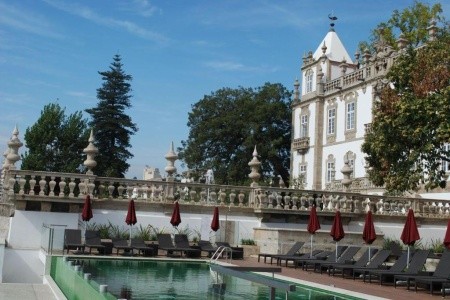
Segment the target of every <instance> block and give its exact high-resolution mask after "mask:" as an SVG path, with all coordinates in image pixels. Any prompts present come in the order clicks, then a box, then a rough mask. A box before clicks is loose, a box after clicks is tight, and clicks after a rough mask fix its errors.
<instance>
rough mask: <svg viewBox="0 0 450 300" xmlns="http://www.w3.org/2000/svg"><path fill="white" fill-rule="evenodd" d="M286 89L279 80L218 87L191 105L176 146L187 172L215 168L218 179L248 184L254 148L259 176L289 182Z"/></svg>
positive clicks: (287, 94) (289, 118)
mask: <svg viewBox="0 0 450 300" xmlns="http://www.w3.org/2000/svg"><path fill="white" fill-rule="evenodd" d="M290 97H291V94H290V92H289V91H288V90H287V89H286V88H285V87H284V86H282V85H281V84H271V83H266V84H265V85H264V86H262V87H258V88H256V89H253V88H243V87H239V88H237V89H231V88H222V89H219V90H217V91H215V92H213V93H211V95H205V96H204V97H203V99H201V100H200V101H199V102H197V103H196V104H194V105H193V106H192V111H191V112H190V113H189V118H188V124H187V125H188V127H189V128H190V132H189V137H188V139H187V140H186V141H182V142H181V143H182V147H181V148H179V149H178V152H179V157H180V159H181V160H182V161H183V162H184V163H185V164H186V165H187V167H188V168H189V169H191V170H195V171H197V172H198V173H200V174H204V173H205V172H206V170H207V169H210V168H211V169H213V171H214V178H215V181H216V183H221V184H244V183H248V182H249V178H248V174H249V173H250V168H249V166H248V162H249V161H250V160H251V159H252V153H253V150H254V147H255V146H256V147H257V151H258V154H259V156H260V159H259V160H260V161H261V163H262V164H261V171H260V173H261V174H262V179H264V178H267V177H268V176H272V175H280V176H281V177H282V178H283V180H284V181H285V182H286V183H287V182H288V180H289V167H290V166H289V159H290V143H291V136H290V134H291V110H290V104H291V100H290Z"/></svg>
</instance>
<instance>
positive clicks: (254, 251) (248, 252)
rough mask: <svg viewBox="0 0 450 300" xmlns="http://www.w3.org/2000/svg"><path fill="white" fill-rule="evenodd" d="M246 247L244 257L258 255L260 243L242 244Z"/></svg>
mask: <svg viewBox="0 0 450 300" xmlns="http://www.w3.org/2000/svg"><path fill="white" fill-rule="evenodd" d="M239 247H242V248H243V249H244V258H246V257H250V256H258V254H259V246H258V245H240V246H239Z"/></svg>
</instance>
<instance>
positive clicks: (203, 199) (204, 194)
mask: <svg viewBox="0 0 450 300" xmlns="http://www.w3.org/2000/svg"><path fill="white" fill-rule="evenodd" d="M207 196H208V193H207V192H206V189H205V188H202V191H201V192H200V202H201V204H202V205H205V204H206V200H207Z"/></svg>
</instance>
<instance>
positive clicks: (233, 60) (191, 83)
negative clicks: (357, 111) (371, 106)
mask: <svg viewBox="0 0 450 300" xmlns="http://www.w3.org/2000/svg"><path fill="white" fill-rule="evenodd" d="M435 2H436V1H430V2H428V3H431V4H432V3H435ZM442 3H443V4H444V3H445V1H442ZM412 4H413V1H406V0H397V1H387V0H373V1H356V0H355V1H353V0H352V1H350V0H348V1H335V0H334V1H331V0H329V1H318V0H305V1H298V0H295V1H294V0H292V1H264V0H254V1H239V0H234V1H207V0H199V1H187V0H186V1H175V0H174V1H147V0H122V1H107V0H101V1H100V0H99V1H77V0H43V1H41V0H29V1H28V0H20V1H4V0H0V107H1V118H0V151H1V153H3V152H4V150H5V149H6V143H7V141H8V140H9V138H10V136H11V132H12V130H13V129H14V126H15V125H16V124H17V126H18V128H19V131H20V139H21V140H22V141H23V142H24V138H23V135H24V133H25V129H26V128H27V127H29V126H31V125H33V124H34V123H35V122H36V121H37V119H38V118H39V116H40V112H41V110H42V109H43V107H44V105H46V104H48V103H50V102H55V101H57V102H58V103H59V104H60V105H61V106H62V107H65V108H66V113H72V112H75V111H84V110H85V109H86V108H91V107H94V106H95V105H96V104H97V99H96V89H97V88H99V87H100V86H101V83H102V81H101V78H100V76H99V75H98V71H105V70H108V68H109V65H110V64H111V62H112V58H113V56H114V55H115V54H117V53H118V54H120V55H121V56H122V62H123V64H124V70H125V72H126V73H128V74H130V75H132V76H133V81H132V83H131V84H132V89H133V91H132V95H133V98H132V100H131V102H132V105H133V107H132V108H131V109H130V110H128V111H127V113H128V114H129V115H130V116H131V118H132V120H133V121H134V122H135V123H136V124H137V126H138V127H139V131H138V132H137V134H136V135H134V136H133V137H132V139H131V144H132V149H131V152H132V153H133V154H134V158H133V159H131V160H130V161H129V163H130V164H131V167H130V170H129V172H128V173H127V177H128V178H132V177H134V176H136V177H137V178H142V172H143V168H144V167H145V165H149V166H152V167H157V168H160V171H161V173H162V175H165V172H164V167H165V166H166V160H165V159H164V155H165V154H166V153H167V152H168V150H169V146H170V143H171V142H172V141H173V142H174V144H175V147H177V146H180V145H181V143H180V141H181V140H186V139H187V137H188V133H189V128H188V127H187V125H186V124H187V120H188V112H189V111H190V110H191V105H193V104H194V103H196V102H197V101H199V100H200V99H202V98H203V96H204V95H207V94H210V93H211V92H213V91H216V90H217V89H220V88H222V87H231V88H236V87H238V86H243V87H258V86H262V85H263V84H264V83H265V82H272V83H276V82H279V83H281V84H283V85H284V86H286V87H287V88H288V89H290V90H292V89H293V82H294V80H295V78H297V77H299V75H300V64H301V57H302V56H303V54H304V53H305V52H307V51H309V50H312V51H314V50H315V49H316V48H317V47H318V46H319V43H320V41H321V39H322V38H323V37H324V36H325V35H326V33H327V31H328V29H329V19H328V14H330V13H332V12H333V13H334V15H336V16H337V17H338V20H337V22H336V27H335V28H336V32H337V33H338V35H339V37H340V39H341V40H342V42H343V43H344V45H345V46H346V48H347V51H348V52H349V54H350V55H351V56H352V55H353V53H355V51H356V47H357V44H358V42H359V41H362V40H367V39H368V37H369V35H370V30H371V29H373V28H374V27H375V26H376V25H377V24H378V23H380V22H381V21H385V20H387V19H388V18H389V17H390V16H391V14H392V11H393V10H394V9H398V10H403V9H404V8H405V7H408V6H411V5H412ZM448 8H449V4H448V2H447V3H446V4H445V5H444V15H446V16H447V18H448V11H449V10H448ZM224 113H226V112H224ZM85 115H86V118H88V115H87V114H85ZM23 151H24V148H22V152H23ZM250 159H251V157H249V161H250ZM176 166H177V168H178V170H179V171H180V170H181V166H180V162H177V163H176ZM94 172H95V170H94Z"/></svg>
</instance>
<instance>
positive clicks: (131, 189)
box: [125, 184, 134, 199]
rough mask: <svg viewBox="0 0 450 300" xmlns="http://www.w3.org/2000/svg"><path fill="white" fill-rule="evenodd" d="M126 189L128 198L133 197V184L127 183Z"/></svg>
mask: <svg viewBox="0 0 450 300" xmlns="http://www.w3.org/2000/svg"><path fill="white" fill-rule="evenodd" d="M125 189H126V190H125V192H126V194H127V198H128V199H131V198H132V197H133V190H134V188H133V186H131V185H128V184H125Z"/></svg>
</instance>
